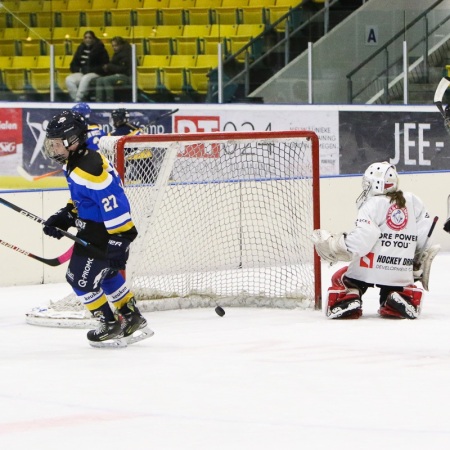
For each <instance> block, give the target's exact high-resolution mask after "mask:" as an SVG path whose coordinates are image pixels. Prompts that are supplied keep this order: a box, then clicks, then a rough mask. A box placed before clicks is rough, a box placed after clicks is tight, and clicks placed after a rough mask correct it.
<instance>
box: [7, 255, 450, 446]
mask: <svg viewBox="0 0 450 450" xmlns="http://www.w3.org/2000/svg"><path fill="white" fill-rule="evenodd" d="M3 257H5V255H4V256H3ZM338 267H340V266H337V267H333V268H331V269H330V268H328V267H326V266H324V269H323V278H324V290H326V288H327V286H328V280H329V276H330V274H331V273H332V272H333V271H334V270H336V269H337V268H338ZM430 289H431V291H430V292H429V293H427V294H426V296H425V299H424V302H423V312H422V316H421V317H420V319H418V320H415V321H407V320H403V321H397V320H387V319H381V318H379V317H378V316H377V297H376V292H375V291H374V290H371V292H370V293H368V294H367V295H366V297H365V301H364V316H363V317H362V318H361V319H360V320H355V321H331V320H326V319H325V317H324V315H323V314H322V313H321V312H318V311H312V310H307V311H302V310H274V309H250V308H236V309H231V308H228V309H226V315H225V316H224V317H223V318H220V317H219V316H217V315H216V314H215V312H214V309H213V308H207V309H196V310H182V311H168V312H157V313H151V314H150V313H149V314H146V317H147V318H148V320H149V323H150V326H151V327H152V328H153V329H154V330H155V335H154V336H153V337H152V338H151V339H148V340H146V341H143V342H140V343H137V344H135V345H133V346H129V347H128V348H126V349H94V348H91V347H90V346H89V345H88V343H87V341H86V338H85V333H86V330H77V329H58V328H43V327H36V326H30V325H27V324H26V323H25V313H26V312H27V311H28V310H29V309H30V308H31V307H34V306H38V305H46V304H47V303H48V300H49V299H53V300H55V299H58V298H61V297H62V296H64V295H66V294H67V293H68V292H69V287H68V286H67V285H66V284H57V285H39V286H26V287H7V288H1V289H0V302H1V303H0V304H1V315H0V325H1V326H0V342H1V344H0V364H1V367H0V389H1V408H0V418H1V419H0V447H1V448H2V449H9V450H16V449H27V450H28V449H33V450H37V449H39V450H40V449H45V450H53V449H58V450H59V449H65V450H72V449H73V450H80V449H86V450H91V449H108V450H116V449H117V450H119V449H120V450H123V449H125V448H136V449H158V450H190V449H195V450H203V449H205V450H206V449H207V450H221V449H227V450H228V449H230V450H231V449H233V450H241V449H242V450H244V449H245V450H249V449H257V450H265V449H276V450H289V449H295V450H298V449H309V450H319V449H324V450H330V449H334V450H336V449H346V450H348V449H358V450H360V449H364V450H371V449H373V450H379V449H387V450H389V449H396V450H397V449H408V450H415V449H417V450H423V449H430V450H439V449H448V448H450V407H449V403H450V294H449V292H450V253H440V254H439V255H438V256H437V257H436V259H435V261H434V265H433V270H432V274H431V282H430Z"/></svg>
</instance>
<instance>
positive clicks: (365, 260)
mask: <svg viewBox="0 0 450 450" xmlns="http://www.w3.org/2000/svg"><path fill="white" fill-rule="evenodd" d="M374 257H375V255H374V254H373V253H372V252H370V253H367V255H365V256H363V257H362V258H360V260H359V266H360V267H366V268H368V269H372V268H373V259H374Z"/></svg>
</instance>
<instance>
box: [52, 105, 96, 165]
mask: <svg viewBox="0 0 450 450" xmlns="http://www.w3.org/2000/svg"><path fill="white" fill-rule="evenodd" d="M87 128H88V126H87V122H86V119H85V118H84V117H83V116H82V115H80V114H78V113H76V112H73V111H63V112H62V113H61V114H57V115H56V116H54V117H53V118H52V120H50V122H49V123H48V125H47V129H46V133H45V134H46V135H45V141H44V152H45V154H46V156H48V157H49V158H51V159H53V160H55V161H57V162H59V163H64V162H65V161H66V160H67V158H68V156H69V148H70V147H73V146H75V145H76V147H74V148H71V149H70V151H75V150H78V149H79V148H80V146H81V145H83V144H84V143H85V142H86V137H87Z"/></svg>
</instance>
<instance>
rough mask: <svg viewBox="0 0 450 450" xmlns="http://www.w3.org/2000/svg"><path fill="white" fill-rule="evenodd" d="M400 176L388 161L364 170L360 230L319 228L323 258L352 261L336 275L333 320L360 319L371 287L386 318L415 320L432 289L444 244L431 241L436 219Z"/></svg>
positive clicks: (329, 308) (316, 236)
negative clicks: (432, 277) (431, 278)
mask: <svg viewBox="0 0 450 450" xmlns="http://www.w3.org/2000/svg"><path fill="white" fill-rule="evenodd" d="M398 183H399V180H398V174H397V171H396V169H395V167H394V166H393V165H391V164H389V163H387V162H379V163H374V164H371V165H370V166H369V168H368V169H367V170H366V171H365V173H364V176H363V180H362V186H363V192H362V193H361V195H360V196H359V197H358V199H357V205H358V215H357V219H356V226H355V228H354V229H353V230H352V231H351V232H349V233H348V234H346V233H339V234H331V233H329V232H327V231H325V230H314V232H313V241H314V246H315V248H316V251H317V253H318V254H319V256H320V257H321V258H322V259H323V260H325V261H327V262H329V263H330V264H333V263H335V262H337V261H348V262H349V265H348V266H345V267H343V268H341V269H340V270H338V271H337V272H336V273H335V274H334V275H333V276H332V279H331V281H332V286H331V287H330V288H329V289H328V299H327V300H328V301H327V304H326V315H327V316H328V317H329V318H331V319H357V318H359V317H360V316H361V315H362V296H363V295H364V293H365V292H366V291H367V289H368V288H369V287H378V288H379V301H380V308H379V314H380V315H381V316H382V317H394V318H402V319H416V318H417V317H418V316H419V314H420V304H421V300H422V295H423V290H422V289H421V288H419V287H417V286H416V285H414V281H418V280H420V281H421V282H422V285H423V287H424V288H425V289H426V290H428V281H429V275H430V266H431V262H432V261H433V258H434V256H435V255H436V254H437V252H438V251H439V246H438V245H435V246H430V244H429V243H428V237H429V231H430V229H431V226H432V220H431V219H430V216H429V215H428V213H427V211H426V209H425V207H424V205H423V203H422V201H421V200H420V199H419V198H418V197H417V196H415V195H414V194H412V193H409V192H405V193H403V192H402V191H401V190H399V189H398Z"/></svg>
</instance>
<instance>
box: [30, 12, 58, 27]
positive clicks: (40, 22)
mask: <svg viewBox="0 0 450 450" xmlns="http://www.w3.org/2000/svg"><path fill="white" fill-rule="evenodd" d="M55 24H56V19H55V13H54V12H52V11H40V12H39V13H36V14H35V22H34V24H33V26H34V27H48V28H51V27H54V26H55Z"/></svg>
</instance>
